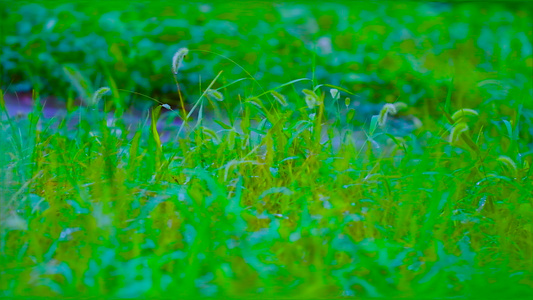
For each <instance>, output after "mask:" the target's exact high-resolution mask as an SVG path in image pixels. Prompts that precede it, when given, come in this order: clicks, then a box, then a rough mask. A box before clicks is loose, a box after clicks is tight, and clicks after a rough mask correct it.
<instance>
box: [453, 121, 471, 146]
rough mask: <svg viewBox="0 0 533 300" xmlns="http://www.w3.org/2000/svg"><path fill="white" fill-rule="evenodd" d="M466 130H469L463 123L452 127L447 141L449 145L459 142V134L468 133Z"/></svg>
mask: <svg viewBox="0 0 533 300" xmlns="http://www.w3.org/2000/svg"><path fill="white" fill-rule="evenodd" d="M468 129H469V128H468V125H466V123H464V122H460V123H457V124H455V125H454V126H453V127H452V131H451V133H450V137H449V140H448V141H449V143H450V144H452V145H453V144H455V143H456V142H457V141H458V140H459V137H460V136H461V134H462V133H464V132H466V131H468Z"/></svg>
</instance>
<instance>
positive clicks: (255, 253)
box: [0, 51, 533, 298]
mask: <svg viewBox="0 0 533 300" xmlns="http://www.w3.org/2000/svg"><path fill="white" fill-rule="evenodd" d="M178 52H179V51H178ZM184 53H185V54H186V52H183V51H182V52H181V54H180V55H181V56H175V57H174V59H173V66H176V65H177V67H176V68H175V69H176V70H177V68H178V67H179V63H177V62H176V60H177V59H178V58H179V57H181V58H183V56H184V55H185V54H184ZM174 74H175V73H174ZM221 74H222V72H220V73H218V74H217V76H215V77H214V79H213V80H212V81H211V82H210V84H209V85H208V87H207V88H206V89H204V90H203V92H201V94H200V95H199V97H198V100H197V101H196V102H195V103H194V106H193V107H192V108H191V109H190V111H189V112H188V113H187V114H184V115H183V120H184V123H183V124H182V125H181V126H179V128H175V126H174V127H170V128H165V129H164V130H162V129H161V128H160V127H158V125H160V124H158V118H159V112H160V110H161V108H163V107H165V108H167V109H168V108H169V106H165V104H163V103H159V102H158V104H160V105H158V106H157V107H155V108H154V109H153V110H152V111H151V112H150V114H149V115H147V118H148V117H149V118H150V120H149V122H148V121H147V122H146V124H144V123H143V124H141V125H140V126H138V127H135V128H132V127H129V126H128V125H127V124H126V123H125V122H123V120H118V122H117V124H116V125H115V127H114V128H111V127H109V126H107V123H106V120H105V118H97V117H95V118H93V119H92V120H90V121H91V122H88V121H89V120H81V122H80V124H78V126H76V127H75V129H74V130H73V129H71V128H69V127H68V126H67V125H65V124H68V122H63V123H61V124H60V125H58V126H57V127H52V125H51V124H48V125H50V126H43V127H42V128H44V129H42V130H37V129H36V127H35V126H33V125H32V124H33V123H31V122H25V121H30V120H21V121H20V124H15V123H14V120H12V119H11V118H10V117H9V115H8V113H7V111H6V110H4V109H3V110H2V114H3V115H5V116H6V118H5V119H2V127H0V129H1V130H2V132H1V133H2V135H1V136H2V137H3V139H4V140H2V143H0V166H1V168H2V173H1V176H2V179H3V180H2V184H1V186H0V188H1V189H2V193H0V195H1V198H0V200H1V201H2V202H1V203H0V204H2V207H3V211H2V216H3V218H2V221H1V222H2V223H0V224H1V226H0V259H1V261H0V262H1V266H2V268H1V269H0V276H1V278H2V280H1V281H0V293H1V294H0V295H1V296H6V297H12V296H19V295H23V296H47V297H59V296H62V297H74V296H76V297H79V295H86V296H102V295H108V296H114V297H161V296H163V295H168V294H172V295H175V297H196V298H198V297H202V296H208V297H215V296H218V297H226V298H231V297H239V296H246V295H252V294H260V295H262V296H265V297H279V296H284V297H285V296H295V297H300V298H312V297H341V296H356V297H418V296H422V295H423V296H424V297H466V296H473V295H476V296H490V295H501V294H505V296H508V297H515V296H519V295H523V294H526V293H529V292H530V290H531V284H530V282H531V280H532V279H533V273H532V272H531V270H532V268H533V251H531V250H532V249H533V243H532V241H533V239H532V238H533V227H532V223H531V218H530V217H531V212H530V208H531V203H530V202H531V201H530V200H531V196H532V195H533V189H532V187H531V185H530V184H529V181H530V180H531V179H532V174H531V172H530V171H529V170H527V172H526V170H525V168H524V170H522V171H520V168H518V166H519V165H521V166H525V163H526V162H528V161H529V162H530V161H531V154H527V155H524V156H523V158H522V160H523V162H520V164H517V163H515V162H514V160H512V159H511V158H510V157H509V156H508V153H509V152H511V151H514V150H513V149H516V151H517V157H519V156H518V152H521V153H525V151H527V150H526V149H527V144H525V143H524V142H523V141H521V140H520V139H511V138H512V135H510V137H508V136H504V135H499V134H497V133H498V132H501V131H502V130H503V129H502V128H500V127H498V126H501V125H500V123H501V122H500V123H498V122H492V123H487V124H483V125H484V127H483V130H479V131H478V130H476V131H474V130H473V128H478V127H479V124H477V123H476V122H480V120H478V119H476V118H473V120H469V119H467V118H465V116H466V115H470V116H477V115H478V114H477V113H474V112H473V111H470V110H466V109H463V110H459V111H458V112H456V113H454V114H453V115H452V116H449V115H448V116H446V115H444V116H442V117H441V118H440V119H439V120H436V121H435V124H437V125H438V126H440V127H439V128H436V129H435V128H434V127H431V126H429V125H426V124H424V123H422V124H420V128H418V129H416V131H413V132H409V133H407V134H406V135H405V136H403V137H401V136H394V135H392V134H390V133H388V132H387V131H386V129H387V128H386V127H381V128H380V127H378V125H384V124H385V123H386V121H387V118H388V117H389V115H397V113H398V111H400V110H401V109H405V108H406V105H405V104H402V103H400V102H398V103H388V104H385V105H384V106H383V108H382V110H381V111H380V113H379V115H377V116H373V117H371V116H361V115H358V116H357V117H362V118H371V121H370V128H369V130H366V128H363V129H365V132H366V131H368V132H369V134H368V135H367V140H366V141H365V140H358V138H357V137H356V136H355V135H353V134H352V132H351V131H349V130H345V131H343V132H336V131H335V130H336V129H337V128H335V127H334V126H331V127H328V126H326V124H327V123H328V122H329V121H330V120H328V119H327V118H328V117H327V113H326V112H325V108H324V107H325V104H327V103H325V102H327V101H331V99H329V100H325V97H324V95H325V94H326V93H327V90H326V91H322V90H321V88H323V87H327V86H326V85H315V86H314V88H313V89H303V90H302V92H303V94H304V96H305V105H304V104H303V103H302V107H299V106H298V103H300V102H301V99H300V96H301V95H298V93H296V92H295V93H293V94H288V96H283V95H281V94H280V93H279V92H275V91H263V92H262V93H261V94H254V91H253V90H247V91H243V94H245V93H244V92H246V94H248V95H251V96H249V97H247V98H246V99H245V100H243V101H242V107H240V109H239V110H236V111H234V112H232V111H229V112H228V114H232V115H230V116H228V117H227V118H220V119H216V120H211V119H210V118H209V117H208V116H206V115H204V101H203V100H204V98H205V97H208V98H214V99H215V100H218V101H214V102H213V103H212V104H213V105H214V106H215V109H217V108H218V105H223V104H224V102H222V100H224V97H223V95H222V93H220V92H219V91H218V90H216V89H214V88H213V87H214V85H215V83H216V82H217V80H219V78H220V76H221ZM288 85H290V84H288ZM288 85H284V86H288ZM237 91H238V90H237ZM329 91H330V94H331V96H332V98H333V100H334V101H336V100H338V99H339V97H340V95H339V92H338V91H337V92H336V93H335V92H332V90H331V89H330V90H329ZM105 92H107V90H106V89H105V88H104V89H100V90H98V91H97V92H96V93H95V94H94V95H95V96H94V97H95V98H93V99H100V97H101V95H103V94H104V93H105ZM0 94H1V93H0ZM98 95H99V96H98ZM319 95H320V96H319ZM96 96H98V98H96ZM267 96H272V97H274V99H275V100H276V101H278V102H279V104H280V105H271V106H270V107H266V106H265V104H264V103H268V102H267V101H266V99H265V98H266V97H267ZM347 99H349V98H347ZM0 100H1V99H0ZM0 103H1V101H0ZM289 105H290V106H291V107H292V106H294V107H295V109H294V110H287V109H286V107H287V106H289ZM349 105H350V100H346V106H349ZM481 109H483V108H481ZM484 109H486V110H487V111H488V110H489V108H484ZM487 111H484V113H487ZM34 112H35V113H36V114H38V113H39V108H38V107H36V108H35V111H34ZM349 112H351V113H350V114H351V116H350V118H347V120H348V121H352V119H354V118H355V117H356V116H355V114H356V113H359V114H360V112H359V111H357V112H356V111H355V110H349ZM193 113H195V114H196V115H197V116H198V117H197V120H196V125H195V126H186V124H187V125H188V122H189V120H190V118H191V117H192V116H193ZM78 116H79V115H76V114H75V113H71V114H69V116H67V120H69V118H76V117H78ZM339 116H340V114H339ZM397 116H398V117H399V118H400V117H401V116H399V115H397ZM515 118H516V116H515ZM450 119H451V120H450ZM32 120H33V119H32ZM521 120H522V121H523V119H521V118H516V122H519V121H521ZM43 121H44V120H43ZM446 121H448V122H449V123H451V124H448V125H445V122H446ZM467 121H468V123H467ZM470 121H472V122H470ZM215 123H216V125H217V126H215V125H214V124H215ZM504 124H505V123H504ZM509 124H510V123H509ZM45 125H46V124H45ZM449 126H452V127H451V131H450V136H449V139H448V142H449V143H446V142H445V141H443V138H442V136H443V135H445V132H446V130H448V129H449V128H448V127H449ZM470 128H472V129H470ZM509 128H510V127H509ZM117 129H120V130H121V132H122V133H121V134H115V132H116V130H117ZM359 129H361V128H359ZM527 129H528V128H527V127H526V125H524V126H522V127H516V130H522V132H524V131H523V130H527ZM114 130H115V131H114ZM510 130H511V131H512V130H513V128H510ZM21 132H26V133H27V137H25V138H22V137H21V136H20V133H21ZM495 133H496V134H495ZM163 134H168V135H169V136H171V138H169V139H168V140H166V141H165V140H164V139H163V138H162V137H163ZM383 138H385V139H386V140H383ZM390 141H392V143H391V142H390ZM460 141H463V142H465V143H467V145H468V146H469V147H470V148H471V149H473V148H475V151H465V150H464V149H463V148H461V147H460V146H461V144H460ZM387 142H388V143H389V146H387ZM335 143H336V144H335ZM512 143H514V144H513V145H515V146H516V147H515V148H512V147H511V146H506V144H509V145H510V144H512ZM369 145H370V146H369ZM388 147H392V148H388ZM513 157H514V156H513ZM487 158H494V159H487ZM495 160H496V162H495ZM500 164H503V165H504V166H506V168H507V170H506V169H502V168H501V167H500ZM509 171H511V175H512V176H508V175H509ZM520 172H522V173H520ZM518 173H520V174H521V175H522V176H518V175H517V174H518ZM528 205H529V206H528ZM4 210H5V211H4ZM4 216H9V217H6V218H4ZM510 232H512V233H513V234H510ZM502 291H504V292H503V293H502Z"/></svg>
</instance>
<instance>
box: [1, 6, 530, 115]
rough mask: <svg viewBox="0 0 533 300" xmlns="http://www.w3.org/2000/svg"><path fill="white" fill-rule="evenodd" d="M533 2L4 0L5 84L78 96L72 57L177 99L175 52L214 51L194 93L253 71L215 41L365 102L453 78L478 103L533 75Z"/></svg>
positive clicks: (254, 66)
mask: <svg viewBox="0 0 533 300" xmlns="http://www.w3.org/2000/svg"><path fill="white" fill-rule="evenodd" d="M531 8H532V5H531V4H528V3H525V2H524V3H521V4H512V3H511V4H507V5H506V4H505V3H490V4H486V3H459V4H457V3H456V4H454V3H436V2H435V3H431V2H427V3H417V2H399V3H394V2H359V1H358V2H340V3H321V4H318V3H317V4H303V3H298V2H295V3H269V2H259V1H246V2H237V3H233V2H227V3H224V2H215V3H211V4H208V3H192V4H190V3H189V4H184V3H177V2H166V1H161V2H158V1H155V2H125V1H112V2H107V1H106V2H103V1H102V2H99V1H93V2H80V3H63V2H50V3H49V2H39V3H31V4H28V3H27V2H10V3H9V4H8V3H3V6H2V11H1V13H2V17H3V21H2V32H3V33H2V36H1V37H0V43H1V52H2V54H1V59H0V61H1V64H2V71H1V74H0V75H1V78H2V84H1V86H2V88H3V89H4V90H7V91H8V92H9V91H11V92H13V91H29V90H31V89H37V90H39V91H40V92H41V94H43V95H46V94H51V95H55V96H59V97H62V98H66V97H67V96H68V91H69V90H72V89H71V83H70V82H69V81H68V78H67V76H66V75H65V72H64V71H63V67H64V66H69V67H72V68H74V69H76V70H79V72H80V73H81V74H82V75H83V76H84V77H85V78H86V79H87V81H88V83H89V86H90V87H91V88H93V89H97V88H98V87H100V86H113V84H115V85H116V87H118V88H121V89H127V90H131V91H136V92H139V93H143V94H148V95H151V96H156V97H160V98H161V99H165V100H168V101H170V100H169V99H166V98H171V99H176V98H177V97H176V94H175V93H176V86H175V84H174V82H173V80H172V76H171V71H170V69H171V66H170V64H171V63H170V62H171V58H172V56H173V54H174V53H175V51H177V50H178V49H179V48H180V47H187V48H189V49H191V50H202V51H203V52H194V51H193V52H191V53H190V55H189V56H188V57H187V58H186V60H185V63H184V65H183V67H182V70H181V71H180V75H179V80H180V83H181V84H182V86H183V87H184V92H185V94H186V95H187V99H188V100H189V102H192V101H194V99H196V97H197V95H198V93H199V91H198V89H199V84H200V82H205V81H208V80H209V79H211V78H213V77H214V74H217V73H218V72H219V71H220V70H224V71H225V72H224V74H223V76H222V77H223V79H224V80H226V82H231V81H233V80H236V79H239V78H245V77H247V76H246V74H245V73H244V72H243V71H242V70H241V69H240V68H239V67H238V66H236V65H235V64H233V63H232V62H230V61H228V60H227V59H224V58H222V57H220V56H218V55H215V54H213V53H210V52H205V51H211V52H215V53H219V54H222V55H225V56H227V57H229V58H231V59H232V60H234V61H235V62H237V63H239V64H240V65H241V66H242V67H243V68H245V69H246V70H247V71H248V72H250V73H251V74H252V75H253V76H254V77H255V78H257V79H258V80H259V82H260V84H261V85H263V86H264V87H265V88H266V87H275V86H277V85H280V84H282V83H286V82H288V81H290V80H294V79H297V78H310V79H311V78H314V79H315V82H318V83H329V84H335V85H342V86H343V87H345V88H347V89H348V90H350V91H352V92H354V93H357V94H358V96H359V97H360V98H359V99H362V100H364V101H366V100H369V101H374V102H382V101H387V102H392V101H394V100H396V99H397V98H399V97H400V98H401V100H402V101H404V102H407V103H408V104H411V105H416V104H419V103H421V102H424V101H433V102H435V103H437V102H438V101H440V100H442V99H444V98H445V97H446V92H447V87H448V86H449V84H448V81H449V79H450V78H451V77H453V78H454V80H455V85H456V86H455V88H456V90H457V92H458V94H459V95H461V94H468V98H469V100H468V101H473V103H474V104H475V103H479V102H480V100H481V98H482V97H484V98H485V100H486V98H487V95H481V94H480V93H481V92H482V90H481V89H479V88H478V87H477V84H478V83H479V82H480V81H482V80H485V79H496V80H499V81H500V83H501V85H503V87H509V86H512V87H518V88H524V87H526V84H527V83H529V84H530V83H531V79H530V76H531V69H532V68H533V48H532V44H531V41H532V36H533V33H532V28H533V22H532V15H531V10H530V9H531ZM241 84H242V85H252V84H253V83H252V82H251V81H243V82H241ZM489 93H490V95H489V96H488V97H490V99H494V100H498V97H500V98H501V94H502V93H501V88H500V89H499V90H498V89H497V90H494V87H492V90H490V91H489ZM529 94H531V90H529ZM242 96H250V95H242ZM435 100H437V101H435ZM227 101H228V102H229V103H230V104H236V103H237V102H238V101H237V99H236V98H235V97H232V98H230V99H228V100H227ZM458 106H459V107H461V105H460V104H459V105H458Z"/></svg>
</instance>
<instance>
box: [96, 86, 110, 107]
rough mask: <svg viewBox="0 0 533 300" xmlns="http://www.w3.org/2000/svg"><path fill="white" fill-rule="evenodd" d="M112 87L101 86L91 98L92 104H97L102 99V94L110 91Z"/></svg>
mask: <svg viewBox="0 0 533 300" xmlns="http://www.w3.org/2000/svg"><path fill="white" fill-rule="evenodd" d="M110 90H111V89H110V88H108V87H101V88H99V89H98V90H97V91H96V92H94V94H93V97H92V99H91V105H96V104H98V102H100V99H102V96H103V95H104V94H106V93H108V92H109V91H110Z"/></svg>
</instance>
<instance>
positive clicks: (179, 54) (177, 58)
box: [172, 48, 189, 75]
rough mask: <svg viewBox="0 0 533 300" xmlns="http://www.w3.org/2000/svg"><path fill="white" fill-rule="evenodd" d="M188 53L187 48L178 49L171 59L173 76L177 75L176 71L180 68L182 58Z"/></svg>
mask: <svg viewBox="0 0 533 300" xmlns="http://www.w3.org/2000/svg"><path fill="white" fill-rule="evenodd" d="M188 53H189V49H187V48H180V49H179V50H178V51H176V53H175V54H174V57H172V73H174V75H178V70H179V68H180V66H181V63H182V62H183V58H184V57H185V56H186V55H187V54H188Z"/></svg>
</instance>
